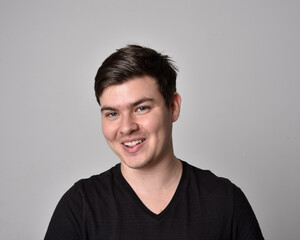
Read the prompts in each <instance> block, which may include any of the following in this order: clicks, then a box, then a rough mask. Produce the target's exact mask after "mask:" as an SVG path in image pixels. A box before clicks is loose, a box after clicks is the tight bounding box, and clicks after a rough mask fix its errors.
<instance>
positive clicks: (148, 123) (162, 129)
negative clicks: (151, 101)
mask: <svg viewBox="0 0 300 240" xmlns="http://www.w3.org/2000/svg"><path fill="white" fill-rule="evenodd" d="M139 125H140V126H142V128H143V129H144V130H146V131H147V132H149V133H150V134H151V133H153V134H159V135H161V134H165V133H166V132H169V131H170V129H171V128H172V122H171V121H169V118H168V116H167V115H165V114H153V115H152V116H151V117H150V118H149V117H145V118H144V119H141V121H140V124H139Z"/></svg>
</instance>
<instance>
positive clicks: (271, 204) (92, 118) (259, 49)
mask: <svg viewBox="0 0 300 240" xmlns="http://www.w3.org/2000/svg"><path fill="white" fill-rule="evenodd" d="M299 12H300V3H299V1H285V0H282V1H276V0H274V1H271V0H269V1H264V0H248V1H240V0H236V1H232V0H231V1H226V0H222V1H221V0H219V1H215V0H205V1H201V0H194V1H188V0H186V1H174V0H160V1H141V0H131V1H129V0H128V1H116V0H109V1H100V0H98V1H96V0H94V1H89V0H86V1H83V0H82V1H78V0H70V1H66V0H60V1H58V0H56V1H54V0H52V1H42V0H40V1H33V0H28V1H21V0H19V1H10V0H1V2H0V32H1V38H0V41H1V45H0V51H1V52H0V59H1V65H0V66H1V72H0V74H1V75H0V79H1V82H0V107H1V118H0V126H1V139H0V143H1V152H0V158H1V165H0V184H1V185H0V189H1V194H0V211H1V213H0V239H5V240H10V239H22V240H34V239H42V238H43V237H44V234H45V231H46V228H47V226H48V223H49V220H50V217H51V215H52V213H53V210H54V208H55V206H56V204H57V202H58V200H59V199H60V197H61V196H62V194H63V193H64V192H65V191H66V190H67V189H68V188H69V187H71V186H72V185H73V183H74V182H75V181H77V180H79V179H80V178H86V177H89V176H91V175H93V174H97V173H100V172H102V171H104V170H106V169H108V168H110V167H111V166H112V165H114V164H116V163H118V159H117V158H116V156H114V155H113V153H111V151H110V149H109V148H108V146H107V145H106V142H105V140H104V138H103V137H102V135H101V121H100V113H99V107H98V105H97V103H96V100H95V97H94V92H93V79H94V76H95V73H96V71H97V69H98V67H99V65H100V64H101V62H102V61H103V60H104V59H105V58H106V57H107V56H108V55H109V54H110V53H112V52H113V51H115V49H117V48H120V47H123V46H125V45H126V44H128V43H138V44H142V45H145V46H149V47H153V48H155V49H157V50H159V51H162V52H163V53H166V54H168V55H170V56H172V58H173V59H174V60H175V62H176V63H177V66H178V67H179V69H180V72H179V76H178V91H179V93H180V94H181V95H182V99H183V103H182V112H181V117H180V119H179V120H178V122H176V123H175V126H174V142H175V143H174V144H175V152H176V155H177V156H178V157H180V158H182V159H183V160H185V161H188V162H189V163H191V164H194V165H196V166H198V167H200V168H203V169H210V170H212V171H213V172H214V173H215V174H217V175H219V176H224V177H227V178H229V179H231V180H232V181H233V182H234V183H235V184H237V185H238V186H240V187H241V188H242V189H243V191H244V192H245V194H246V195H247V197H248V199H249V201H250V202H251V204H252V207H253V208H254V211H255V213H256V216H257V218H258V220H259V222H260V225H261V228H262V231H263V233H264V236H265V238H266V239H273V240H282V239H291V240H298V239H300V211H299V208H300V206H299V205H300V193H299V190H300V177H299V174H298V172H299V170H300V164H299V160H300V154H299V147H300V144H299V142H300V139H299V138H300V130H299V122H300V113H299V109H300V107H299V102H300V99H299V90H300V89H299V87H300V84H299V75H300V66H299V60H300V59H299V56H300V51H299V50H300V47H299V43H300V34H299V32H300V30H299V29H300V28H299V23H300V14H299Z"/></svg>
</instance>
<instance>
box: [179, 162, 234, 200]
mask: <svg viewBox="0 0 300 240" xmlns="http://www.w3.org/2000/svg"><path fill="white" fill-rule="evenodd" d="M183 164H184V167H185V168H186V174H187V175H188V176H187V179H188V182H189V185H190V186H193V187H196V188H198V189H199V191H201V192H205V193H207V194H216V193H225V192H227V193H232V191H233V190H234V188H237V187H236V186H235V185H234V184H233V183H232V182H231V181H230V180H229V179H228V178H225V177H220V176H217V175H215V174H214V173H213V172H212V171H210V170H204V169H201V168H198V167H196V166H193V165H191V164H189V163H186V162H183Z"/></svg>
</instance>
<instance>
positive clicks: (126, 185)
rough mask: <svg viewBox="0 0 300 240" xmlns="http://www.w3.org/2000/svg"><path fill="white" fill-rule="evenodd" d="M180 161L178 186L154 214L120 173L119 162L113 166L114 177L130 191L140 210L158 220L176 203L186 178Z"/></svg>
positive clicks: (184, 166) (183, 164)
mask: <svg viewBox="0 0 300 240" xmlns="http://www.w3.org/2000/svg"><path fill="white" fill-rule="evenodd" d="M180 161H181V160H180ZM181 163H182V174H181V178H180V181H179V184H178V186H177V188H176V190H175V193H174V195H173V197H172V198H171V200H170V202H169V203H168V205H167V206H166V207H165V208H164V209H163V210H162V211H161V212H160V213H159V214H156V213H154V212H152V211H151V210H150V209H149V208H148V207H146V205H145V204H144V203H143V202H142V200H141V199H140V198H139V197H138V195H137V194H136V192H135V191H134V190H133V188H132V187H131V186H130V184H129V183H128V182H127V181H126V179H125V178H124V176H123V175H122V172H121V164H120V163H119V164H117V165H116V166H115V167H116V175H117V176H116V177H117V179H118V181H120V183H121V184H122V186H124V187H125V188H126V190H127V191H128V192H129V193H130V195H131V196H132V198H133V200H134V201H135V202H136V204H137V207H140V208H141V210H142V211H144V212H145V213H146V214H147V215H149V216H150V217H151V218H153V219H155V220H160V219H162V218H163V216H165V215H166V214H167V213H168V211H169V209H170V208H172V206H173V205H174V204H176V202H177V199H178V195H179V193H180V192H181V191H182V188H183V182H184V179H185V178H186V165H185V162H184V161H181Z"/></svg>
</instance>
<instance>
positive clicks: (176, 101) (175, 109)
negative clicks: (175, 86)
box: [171, 92, 181, 122]
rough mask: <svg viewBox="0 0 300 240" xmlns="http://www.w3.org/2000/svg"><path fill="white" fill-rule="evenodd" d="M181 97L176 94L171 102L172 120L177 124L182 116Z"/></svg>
mask: <svg viewBox="0 0 300 240" xmlns="http://www.w3.org/2000/svg"><path fill="white" fill-rule="evenodd" d="M180 106H181V97H180V95H179V93H177V92H175V93H174V96H173V100H172V102H171V111H172V120H173V122H175V121H176V120H177V119H178V118H179V115H180Z"/></svg>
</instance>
